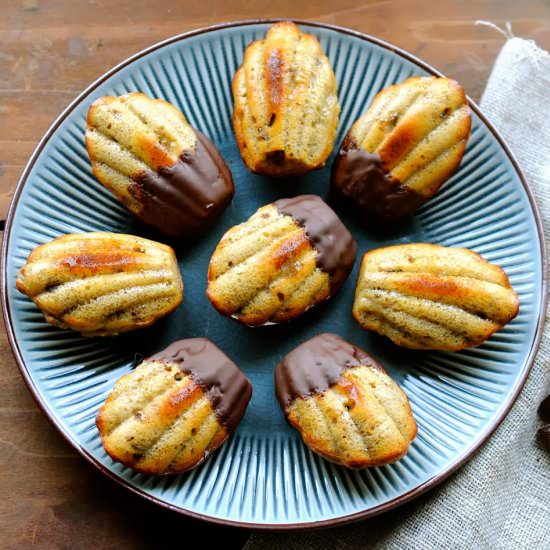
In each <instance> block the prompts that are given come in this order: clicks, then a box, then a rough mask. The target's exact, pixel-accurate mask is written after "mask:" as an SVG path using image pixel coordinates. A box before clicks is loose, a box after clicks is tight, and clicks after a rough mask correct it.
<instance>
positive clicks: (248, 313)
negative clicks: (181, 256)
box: [206, 204, 330, 325]
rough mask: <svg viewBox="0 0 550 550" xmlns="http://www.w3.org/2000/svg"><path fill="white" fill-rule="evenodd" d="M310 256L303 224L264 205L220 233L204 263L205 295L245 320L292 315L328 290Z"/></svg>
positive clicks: (276, 319) (325, 276)
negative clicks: (245, 218)
mask: <svg viewBox="0 0 550 550" xmlns="http://www.w3.org/2000/svg"><path fill="white" fill-rule="evenodd" d="M316 256H317V253H316V251H315V250H314V248H313V247H312V245H311V243H310V241H309V239H308V238H307V236H306V234H305V231H304V229H303V227H301V226H300V225H298V224H297V223H296V222H295V221H294V220H293V219H292V218H291V217H290V216H285V215H282V214H281V213H280V212H279V211H278V210H277V208H276V207H275V206H274V205H272V204H270V205H267V206H264V207H262V208H260V209H259V210H258V211H257V212H256V213H255V214H254V215H253V216H252V217H251V218H250V219H249V220H248V221H246V222H245V223H242V224H240V225H236V226H234V227H232V228H231V229H229V231H227V232H226V233H225V235H224V236H223V237H222V240H221V241H220V243H219V244H218V246H217V247H216V250H215V251H214V253H213V255H212V258H211V259H210V265H209V267H208V288H207V291H206V293H207V296H208V299H209V300H210V301H211V302H212V304H213V305H214V307H215V308H216V309H217V310H218V311H219V312H220V313H222V314H224V315H227V316H230V317H234V318H236V319H237V320H239V321H241V322H242V323H244V324H247V325H263V324H266V323H269V322H271V323H280V322H283V321H287V320H290V319H293V318H295V317H297V316H299V315H301V314H302V313H303V312H304V311H306V309H308V308H309V307H311V306H313V305H315V304H317V303H319V302H320V301H322V300H324V299H326V298H328V297H329V295H330V278H329V275H328V274H327V273H324V272H323V271H321V269H319V268H318V267H317V264H316Z"/></svg>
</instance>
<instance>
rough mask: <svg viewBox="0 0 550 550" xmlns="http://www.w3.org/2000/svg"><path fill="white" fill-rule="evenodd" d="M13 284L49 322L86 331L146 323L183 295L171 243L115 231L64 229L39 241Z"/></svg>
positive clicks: (120, 329) (95, 332)
mask: <svg viewBox="0 0 550 550" xmlns="http://www.w3.org/2000/svg"><path fill="white" fill-rule="evenodd" d="M16 284H17V289H18V290H19V291H20V292H22V293H23V294H26V295H27V296H29V297H30V298H31V299H32V300H33V302H34V303H35V304H36V305H37V306H38V307H39V308H40V309H41V310H42V312H43V313H44V316H45V318H46V320H47V321H48V322H49V323H51V324H53V325H56V326H59V327H61V328H71V329H73V330H77V331H79V332H81V333H82V334H84V335H88V336H112V335H115V334H118V333H120V332H125V331H128V330H132V329H135V328H143V327H147V326H149V325H151V324H152V323H154V322H155V321H156V320H157V319H159V318H160V317H163V316H164V315H166V314H168V313H170V312H171V311H172V310H174V309H175V308H176V307H178V305H179V304H180V303H181V301H182V296H183V282H182V280H181V275H180V272H179V267H178V264H177V261H176V257H175V254H174V251H173V250H172V248H170V247H169V246H167V245H164V244H161V243H157V242H154V241H150V240H148V239H143V238H141V237H135V236H133V235H122V234H118V233H103V232H97V233H82V234H69V235H63V236H62V237H59V238H57V239H54V240H53V241H50V242H48V243H45V244H43V245H41V246H39V247H37V248H35V249H34V250H33V251H32V252H31V254H30V255H29V257H28V259H27V262H26V264H25V265H24V266H23V267H22V268H21V270H20V272H19V275H18V277H17V282H16Z"/></svg>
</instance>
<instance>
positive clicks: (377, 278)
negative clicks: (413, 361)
mask: <svg viewBox="0 0 550 550" xmlns="http://www.w3.org/2000/svg"><path fill="white" fill-rule="evenodd" d="M518 310H519V301H518V297H517V295H516V293H515V292H514V289H513V288H512V287H511V286H510V281H509V280H508V277H507V276H506V274H505V273H504V271H503V270H502V269H501V268H500V267H498V266H496V265H493V264H490V263H489V262H488V261H486V260H485V259H484V258H482V257H481V256H480V255H479V254H476V253H475V252H472V251H471V250H468V249H466V248H447V247H444V246H439V245H435V244H426V243H419V244H405V245H396V246H388V247H385V248H379V249H376V250H371V251H370V252H367V253H366V254H365V255H364V256H363V260H362V262H361V269H360V272H359V276H358V279H357V288H356V291H355V301H354V304H353V316H354V317H355V319H356V321H357V322H358V323H359V324H360V325H361V327H363V328H365V329H369V330H373V331H375V332H378V333H379V334H382V335H384V336H387V337H388V338H390V339H391V340H392V341H393V342H394V343H395V344H397V345H399V346H404V347H407V348H413V349H436V350H447V351H458V350H461V349H463V348H466V347H470V346H478V345H479V344H481V343H482V342H484V341H485V340H486V339H487V338H489V337H490V336H491V335H492V334H493V333H494V332H496V331H497V330H500V329H501V328H502V327H503V326H504V325H506V324H507V323H508V322H509V321H511V320H512V319H513V318H514V317H515V316H516V315H517V313H518Z"/></svg>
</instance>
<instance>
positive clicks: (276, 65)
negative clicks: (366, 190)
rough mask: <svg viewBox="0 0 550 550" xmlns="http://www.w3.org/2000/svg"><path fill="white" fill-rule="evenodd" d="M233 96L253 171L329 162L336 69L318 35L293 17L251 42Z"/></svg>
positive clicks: (281, 171) (287, 170)
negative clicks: (298, 25) (299, 24)
mask: <svg viewBox="0 0 550 550" xmlns="http://www.w3.org/2000/svg"><path fill="white" fill-rule="evenodd" d="M233 98H234V102H235V108H234V112H233V128H234V130H235V135H236V138H237V144H238V146H239V150H240V152H241V156H242V158H243V160H244V162H245V164H246V165H247V166H248V168H249V169H250V170H251V171H252V172H255V173H256V174H264V175H268V176H279V177H284V176H291V175H299V174H304V173H306V172H309V171H310V170H313V169H316V168H321V167H322V166H324V165H325V162H326V160H327V158H328V156H329V155H330V153H331V151H332V148H333V145H334V139H335V138H336V131H337V129H338V115H339V113H340V106H339V104H338V96H337V91H336V79H335V78H334V73H333V72H332V68H331V66H330V63H329V60H328V58H327V57H326V55H325V54H324V52H323V50H322V48H321V45H320V44H319V42H318V40H317V39H316V38H315V37H314V36H312V35H310V34H305V33H303V32H301V31H300V29H299V28H298V27H297V26H296V25H295V24H294V23H292V22H290V21H285V22H282V23H277V24H275V25H273V27H271V28H270V29H269V31H268V32H267V35H266V37H265V39H263V40H257V41H256V42H252V44H250V45H249V46H248V47H247V48H246V51H245V54H244V61H243V64H242V66H241V67H240V68H239V69H238V71H237V72H236V73H235V77H234V79H233Z"/></svg>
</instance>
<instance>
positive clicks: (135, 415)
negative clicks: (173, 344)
mask: <svg viewBox="0 0 550 550" xmlns="http://www.w3.org/2000/svg"><path fill="white" fill-rule="evenodd" d="M96 424H97V427H98V430H99V433H100V435H101V441H102V443H103V446H104V448H105V451H106V452H107V453H108V454H109V456H110V457H111V458H112V459H113V460H116V461H118V462H121V463H122V464H124V465H125V466H128V467H130V468H132V469H134V470H136V471H138V472H143V473H147V474H169V473H179V472H184V471H186V470H189V469H190V468H194V467H195V466H197V465H198V464H200V463H201V462H202V461H203V460H205V459H206V458H207V457H208V455H209V454H210V453H211V452H213V451H214V450H215V449H217V448H218V447H219V446H220V445H221V444H222V443H223V442H224V441H225V440H226V439H227V437H228V435H229V433H228V432H227V430H226V429H225V428H224V426H222V424H221V423H220V421H219V420H218V418H217V417H216V415H215V412H214V409H213V407H212V403H211V401H210V400H209V398H208V396H207V395H206V394H205V393H204V391H203V389H202V388H201V386H200V385H199V384H198V383H196V382H195V381H194V380H193V379H192V377H191V376H190V375H188V374H185V373H183V372H182V371H181V370H180V369H179V368H178V365H177V364H176V363H174V362H169V361H168V362H166V361H156V360H154V361H151V360H146V361H144V362H143V363H141V364H140V365H139V366H138V367H136V369H135V370H134V371H132V372H130V373H129V374H126V375H124V376H122V377H121V378H119V379H118V380H117V382H116V383H115V385H114V388H113V391H112V392H111V393H110V394H109V396H108V397H107V399H106V401H105V403H104V404H103V406H102V407H101V409H100V410H99V413H98V415H97V419H96Z"/></svg>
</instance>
